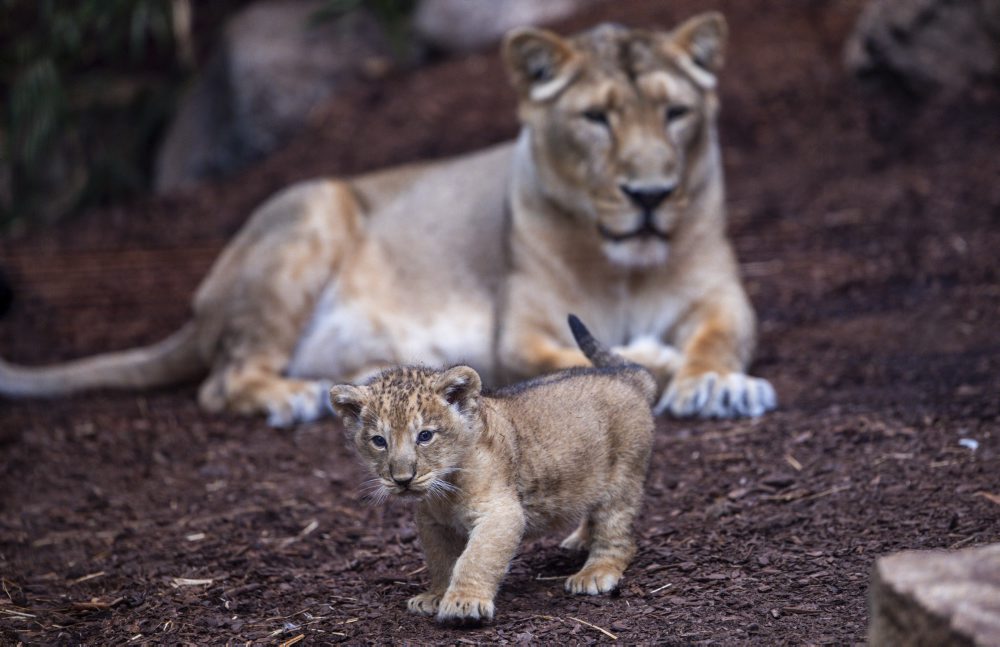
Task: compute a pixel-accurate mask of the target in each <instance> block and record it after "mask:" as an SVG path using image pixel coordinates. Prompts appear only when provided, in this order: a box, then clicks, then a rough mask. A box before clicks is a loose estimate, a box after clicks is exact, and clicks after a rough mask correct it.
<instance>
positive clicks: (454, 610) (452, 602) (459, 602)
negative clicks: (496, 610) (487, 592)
mask: <svg viewBox="0 0 1000 647" xmlns="http://www.w3.org/2000/svg"><path fill="white" fill-rule="evenodd" d="M492 619H493V600H492V599H490V598H485V597H478V596H466V595H458V594H457V593H452V592H450V591H449V592H447V593H445V594H444V597H443V598H441V603H440V604H439V605H438V610H437V621H438V622H482V621H484V620H492Z"/></svg>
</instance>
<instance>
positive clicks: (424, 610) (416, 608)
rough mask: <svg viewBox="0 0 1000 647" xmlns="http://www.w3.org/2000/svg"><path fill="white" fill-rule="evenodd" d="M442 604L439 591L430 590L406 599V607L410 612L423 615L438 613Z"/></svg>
mask: <svg viewBox="0 0 1000 647" xmlns="http://www.w3.org/2000/svg"><path fill="white" fill-rule="evenodd" d="M440 605H441V595H440V594H438V593H431V592H430V591H427V592H426V593H421V594H420V595H414V596H413V597H412V598H410V599H409V600H407V601H406V609H407V610H408V611H409V612H410V613H416V614H417V615H421V616H432V615H434V614H435V613H437V610H438V607H439V606H440Z"/></svg>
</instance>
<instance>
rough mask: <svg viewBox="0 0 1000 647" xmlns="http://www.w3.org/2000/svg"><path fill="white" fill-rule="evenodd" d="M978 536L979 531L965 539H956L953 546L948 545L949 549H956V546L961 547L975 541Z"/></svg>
mask: <svg viewBox="0 0 1000 647" xmlns="http://www.w3.org/2000/svg"><path fill="white" fill-rule="evenodd" d="M978 538H979V533H973V534H971V535H969V536H968V537H966V538H965V539H960V540H959V541H956V542H955V543H954V544H952V545H951V546H948V549H949V550H955V549H956V548H961V547H962V546H964V545H966V544H970V543H972V542H974V541H975V540H976V539H978Z"/></svg>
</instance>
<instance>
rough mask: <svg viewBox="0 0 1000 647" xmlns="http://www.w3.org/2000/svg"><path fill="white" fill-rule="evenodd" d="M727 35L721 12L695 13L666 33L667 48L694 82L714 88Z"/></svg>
mask: <svg viewBox="0 0 1000 647" xmlns="http://www.w3.org/2000/svg"><path fill="white" fill-rule="evenodd" d="M728 33H729V28H728V27H727V26H726V19H725V18H723V17H722V14H721V13H718V12H715V11H712V12H709V13H702V14H698V15H697V16H694V17H693V18H689V19H688V20H686V21H685V22H684V23H682V24H681V25H680V26H679V27H677V28H676V29H674V30H673V31H672V32H670V34H668V36H667V49H668V51H669V52H670V53H671V54H673V55H674V58H675V60H677V62H678V63H679V64H680V65H681V67H683V68H684V71H685V72H687V73H688V74H689V75H690V76H691V78H692V79H694V81H695V82H696V83H698V84H699V85H701V86H702V87H704V88H714V87H715V83H716V75H718V73H719V72H721V71H722V65H723V63H724V62H725V59H726V38H727V36H728Z"/></svg>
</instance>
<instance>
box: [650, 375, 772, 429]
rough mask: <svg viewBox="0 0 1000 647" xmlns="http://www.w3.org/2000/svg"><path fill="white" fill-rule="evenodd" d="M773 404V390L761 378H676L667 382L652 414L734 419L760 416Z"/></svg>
mask: <svg viewBox="0 0 1000 647" xmlns="http://www.w3.org/2000/svg"><path fill="white" fill-rule="evenodd" d="M777 404H778V397H777V395H775V393H774V387H772V386H771V383H770V382H768V381H767V380H765V379H763V378H759V377H750V376H749V375H746V374H745V373H729V374H728V375H726V376H721V375H719V374H718V373H715V372H708V373H702V374H701V375H691V376H679V377H678V378H677V379H675V380H674V381H673V382H671V383H670V386H669V387H668V388H667V392H666V393H664V394H663V397H662V398H661V399H660V402H659V403H658V404H657V405H656V409H655V412H656V413H657V414H659V413H663V412H664V411H668V412H670V413H671V414H673V415H675V416H677V417H679V418H686V417H692V416H698V417H700V418H736V417H739V416H759V415H762V414H764V413H766V412H768V411H770V410H772V409H774V408H775V407H776V406H777Z"/></svg>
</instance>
